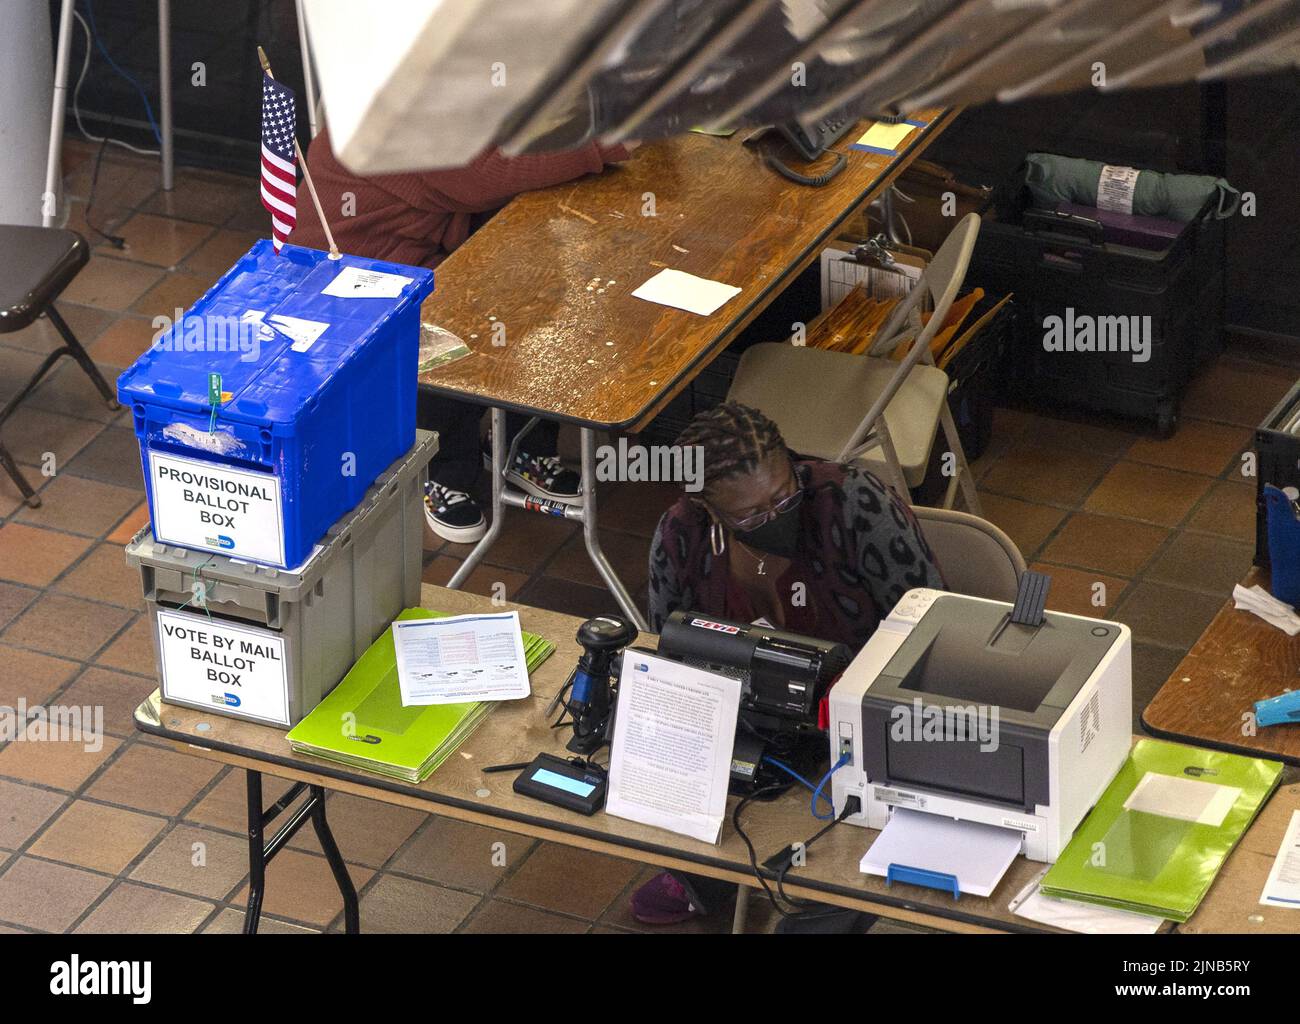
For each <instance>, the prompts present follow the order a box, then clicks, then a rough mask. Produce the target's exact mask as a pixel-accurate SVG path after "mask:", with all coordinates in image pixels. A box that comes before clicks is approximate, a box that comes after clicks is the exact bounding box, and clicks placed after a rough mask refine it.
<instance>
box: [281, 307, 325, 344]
mask: <svg viewBox="0 0 1300 1024" xmlns="http://www.w3.org/2000/svg"><path fill="white" fill-rule="evenodd" d="M266 322H267V323H268V324H270V325H271V326H272V327H274V328H275V329H276V330H277V331H279V332H280V333H281V334H286V335H288V336H289V337H290V338H292V339H293V344H292V345H290V346H289V347H290V348H292V349H293V350H294V351H295V352H306V351H307V350H308V349H310V348H311V347H312V346H313V345H315V344H316V339H317V338H319V337H320V336H321V335H322V334H324V333H325V331H326V329H327V328H328V327H329V324H323V323H321V322H320V321H319V320H304V319H302V318H301V317H297V316H285V315H284V314H283V313H273V314H272V315H271V316H269V317H267V318H266Z"/></svg>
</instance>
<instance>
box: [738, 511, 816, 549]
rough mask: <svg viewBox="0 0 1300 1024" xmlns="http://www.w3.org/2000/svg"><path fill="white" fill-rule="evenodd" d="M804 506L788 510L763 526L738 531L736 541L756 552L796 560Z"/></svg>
mask: <svg viewBox="0 0 1300 1024" xmlns="http://www.w3.org/2000/svg"><path fill="white" fill-rule="evenodd" d="M801 507H802V506H800V505H796V506H795V507H794V508H791V509H786V510H785V511H784V512H781V513H779V514H778V515H777V516H775V517H774V518H772V519H769V520H768V521H767V522H766V523H764V524H763V525H762V526H756V527H754V529H752V530H736V531H735V535H736V539H737V540H738V541H740V542H741V543H742V544H744V545H746V546H747V547H751V548H753V549H754V550H755V551H763V552H765V553H767V554H769V555H779V556H781V557H782V558H794V557H795V555H796V554H797V553H798V551H799V510H800V508H801Z"/></svg>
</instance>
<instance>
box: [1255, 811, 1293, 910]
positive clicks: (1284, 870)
mask: <svg viewBox="0 0 1300 1024" xmlns="http://www.w3.org/2000/svg"><path fill="white" fill-rule="evenodd" d="M1259 902H1260V903H1263V904H1264V905H1265V906H1269V907H1289V908H1290V909H1291V910H1300V811H1292V812H1291V824H1290V825H1288V826H1287V827H1286V835H1285V836H1283V837H1282V848H1281V849H1280V850H1278V851H1277V859H1276V860H1274V861H1273V870H1272V871H1270V872H1269V873H1268V881H1267V882H1265V883H1264V894H1263V895H1262V896H1260V898H1259Z"/></svg>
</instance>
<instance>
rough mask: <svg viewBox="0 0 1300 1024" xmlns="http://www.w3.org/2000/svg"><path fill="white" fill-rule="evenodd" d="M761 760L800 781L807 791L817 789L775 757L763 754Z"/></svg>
mask: <svg viewBox="0 0 1300 1024" xmlns="http://www.w3.org/2000/svg"><path fill="white" fill-rule="evenodd" d="M763 761H764V762H765V763H767V764H770V765H772V767H774V768H780V769H781V771H783V772H785V773H786V774H787V775H789V776H790V778H792V779H794V780H795V781H797V782H802V783H803V784H804V786H805V787H806V788H807V789H808V791H809V792H813V791H815V790H816V789H817V787H816V786H814V785H813V784H812V783H811V782H809V781H808V780H807V779H805V778H804V777H803V776H802V775H800V774H799V773H798V772H797V771H795V770H794V769H793V768H791V767H790V766H789V765H788V764H782V763H781V762H780V761H778V760H777V759H776V758H775V757H769V756H768V755H766V754H764V755H763Z"/></svg>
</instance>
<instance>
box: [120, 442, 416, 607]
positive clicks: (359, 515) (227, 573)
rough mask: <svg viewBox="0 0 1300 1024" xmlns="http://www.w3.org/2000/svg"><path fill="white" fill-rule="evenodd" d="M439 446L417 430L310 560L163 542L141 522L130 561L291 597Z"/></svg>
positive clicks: (323, 569)
mask: <svg viewBox="0 0 1300 1024" xmlns="http://www.w3.org/2000/svg"><path fill="white" fill-rule="evenodd" d="M437 451H438V436H437V434H435V433H433V432H431V431H427V430H417V431H416V432H415V444H414V446H412V448H411V449H410V451H408V452H407V453H406V454H405V455H404V456H402V458H400V459H398V460H397V461H396V462H394V463H393V464H392V465H391V466H389V467H388V469H386V470H385V471H384V472H383V473H381V474H379V476H378V477H376V478H375V482H374V483H373V484H371V485H370V487H369V488H368V489H367V490H366V494H365V497H363V498H362V499H361V501H360V502H359V503H358V504H357V505H356V507H354V508H353V509H352V511H350V512H348V513H347V514H346V515H344V516H343V517H342V518H341V519H339V521H338V522H337V523H335V524H334V525H333V526H332V527H330V529H329V530H328V531H327V532H326V534H325V536H324V537H322V538H321V540H320V543H319V544H318V545H317V546H316V549H315V550H314V551H313V552H312V554H311V556H310V557H309V558H308V559H307V561H305V562H303V563H302V565H300V566H298V567H297V568H294V569H277V568H275V567H274V566H268V565H258V564H256V563H254V562H249V561H247V560H245V559H242V558H231V557H230V556H229V555H221V554H216V553H215V552H211V551H199V550H196V549H194V548H186V547H181V546H180V545H177V544H163V543H160V542H159V541H157V540H156V539H155V538H154V535H153V529H152V527H151V526H150V525H149V524H146V525H145V526H143V527H141V528H140V531H139V532H138V533H137V534H136V535H135V536H134V537H132V538H131V541H130V543H128V544H127V546H126V561H127V564H128V565H130V566H131V567H132V568H136V569H138V568H140V567H141V566H149V567H151V568H155V569H171V570H175V571H177V572H181V573H197V572H199V571H200V570H201V572H202V575H203V577H204V578H205V579H208V580H218V581H222V582H226V583H235V584H239V585H241V586H254V587H259V588H262V589H265V590H268V591H271V590H273V591H277V592H278V593H279V595H280V596H281V597H282V598H284V599H286V600H294V599H295V598H296V596H297V594H298V592H299V591H301V590H303V589H310V588H311V587H313V586H315V584H316V581H317V580H318V579H320V578H321V576H323V575H324V574H325V573H326V572H328V570H329V567H330V565H331V564H332V563H333V561H334V558H335V556H336V555H337V553H338V552H339V550H340V549H341V548H342V547H343V546H344V545H345V544H347V542H348V540H349V539H350V538H351V537H352V536H353V534H354V533H356V532H357V531H359V530H364V529H365V527H366V522H367V520H369V519H370V517H371V516H373V515H375V514H376V513H377V512H379V511H381V510H382V509H383V508H384V507H385V506H386V505H387V503H388V502H390V501H397V500H400V496H401V495H402V493H403V492H404V491H405V490H406V485H407V484H408V483H410V481H411V480H412V479H413V478H415V477H418V476H419V474H420V473H421V472H423V470H424V467H425V466H426V465H427V464H428V462H429V459H431V458H432V457H433V456H434V455H435V454H436V453H437Z"/></svg>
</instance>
